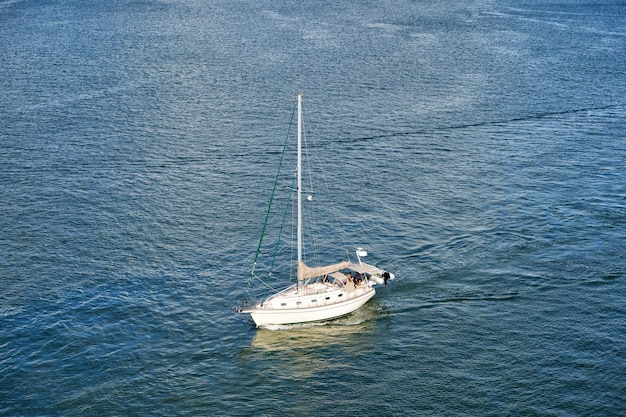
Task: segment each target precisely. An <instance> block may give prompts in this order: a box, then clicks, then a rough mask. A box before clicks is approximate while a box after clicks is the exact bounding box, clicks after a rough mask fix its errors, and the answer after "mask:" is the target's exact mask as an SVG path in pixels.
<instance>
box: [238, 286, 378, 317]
mask: <svg viewBox="0 0 626 417" xmlns="http://www.w3.org/2000/svg"><path fill="white" fill-rule="evenodd" d="M315 285H316V286H320V285H322V284H315ZM311 289H313V290H314V291H311ZM307 290H308V291H307ZM305 291H306V293H304V292H303V291H297V289H295V288H294V287H292V288H290V289H288V290H287V291H286V292H283V293H279V294H277V295H275V296H273V297H270V298H269V299H267V300H266V301H265V302H263V303H261V304H258V305H256V306H255V307H252V308H249V309H245V310H243V312H244V313H250V316H251V317H252V319H253V320H254V323H255V324H256V325H257V327H260V326H267V325H276V324H293V323H307V322H312V321H323V320H330V319H334V318H337V317H341V316H344V315H346V314H350V313H352V312H353V311H355V310H357V309H359V308H360V307H361V306H362V305H363V304H365V303H366V302H367V301H368V300H369V299H370V298H372V297H373V296H374V294H375V293H376V291H375V290H374V288H372V287H370V286H369V285H363V286H361V287H359V288H355V289H352V290H340V291H338V290H336V289H335V290H333V289H329V290H326V291H324V290H322V291H320V289H319V287H318V288H316V289H315V288H313V286H312V287H311V288H305ZM339 297H341V298H342V300H341V301H336V300H337V299H338V298H339ZM296 300H297V301H296ZM295 303H298V305H299V306H298V307H296V306H295ZM282 304H286V305H284V306H283V305H282ZM312 304H314V305H312ZM290 306H291V307H290Z"/></svg>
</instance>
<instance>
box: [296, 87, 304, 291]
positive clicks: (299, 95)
mask: <svg viewBox="0 0 626 417" xmlns="http://www.w3.org/2000/svg"><path fill="white" fill-rule="evenodd" d="M297 171H298V229H297V239H298V269H299V268H300V264H301V263H302V197H301V194H302V93H298V168H297ZM298 275H299V274H298ZM302 284H303V282H302V281H301V280H300V279H298V289H300V288H302Z"/></svg>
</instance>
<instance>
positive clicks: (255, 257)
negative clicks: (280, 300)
mask: <svg viewBox="0 0 626 417" xmlns="http://www.w3.org/2000/svg"><path fill="white" fill-rule="evenodd" d="M296 108H297V106H296V107H294V109H293V111H292V112H291V120H290V121H289V128H288V129H287V136H286V137H285V144H284V145H283V151H282V153H281V155H280V162H279V164H278V171H277V172H276V178H275V179H274V187H273V188H272V194H271V196H270V201H269V203H268V205H267V212H266V213H265V221H264V222H263V228H262V230H261V237H260V239H259V244H258V246H257V248H256V254H255V255H254V262H253V263H252V271H251V272H250V278H249V279H248V289H247V292H248V297H250V283H251V282H252V278H254V277H255V274H254V270H255V268H256V263H257V261H258V259H259V253H260V252H261V245H262V244H263V236H265V229H266V228H267V223H268V219H269V217H270V211H271V210H272V202H273V201H274V195H275V194H276V185H277V184H278V177H279V176H280V170H281V168H282V166H283V160H284V159H285V150H286V149H287V143H288V142H289V135H290V133H291V127H292V126H293V118H294V115H295V114H296Z"/></svg>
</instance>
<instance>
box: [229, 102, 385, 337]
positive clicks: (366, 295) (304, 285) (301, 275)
mask: <svg viewBox="0 0 626 417" xmlns="http://www.w3.org/2000/svg"><path fill="white" fill-rule="evenodd" d="M302 97H303V96H302V94H298V95H297V108H298V119H297V126H298V129H297V130H298V140H297V143H298V149H297V174H296V176H297V188H296V191H297V192H296V195H297V233H296V240H297V284H292V285H291V286H289V287H287V288H285V289H283V290H281V291H278V292H276V293H274V294H271V295H269V296H268V297H267V298H265V299H263V300H262V301H259V302H256V303H255V304H254V305H252V306H249V307H242V308H239V309H238V311H239V312H240V313H244V314H250V316H251V317H252V319H253V320H254V323H255V324H256V326H257V327H264V326H271V325H285V324H295V323H307V322H316V321H324V320H330V319H334V318H337V317H341V316H344V315H347V314H350V313H352V312H354V311H355V310H357V309H359V308H360V307H361V306H363V305H364V304H365V303H366V302H367V301H369V300H370V299H371V298H372V297H373V296H374V294H375V293H376V291H375V289H374V286H375V285H376V284H384V285H387V281H389V280H390V279H393V278H394V275H393V274H392V273H390V272H387V271H385V270H383V269H380V268H378V267H376V266H373V265H369V264H367V263H365V262H363V261H362V258H363V257H365V256H367V252H366V251H365V250H363V249H362V248H357V249H356V258H357V260H358V261H357V262H354V263H353V262H351V261H349V260H347V261H343V262H339V263H334V264H330V265H320V266H314V267H312V266H308V265H306V264H305V262H304V260H303V241H302V239H303V230H302V203H303V201H302V126H303V121H302ZM259 246H260V245H259ZM257 255H258V254H257ZM254 264H255V265H256V261H255V262H254ZM253 271H254V266H253ZM253 274H254V272H253Z"/></svg>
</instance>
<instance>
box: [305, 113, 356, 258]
mask: <svg viewBox="0 0 626 417" xmlns="http://www.w3.org/2000/svg"><path fill="white" fill-rule="evenodd" d="M305 120H306V122H307V124H308V126H309V130H311V131H312V132H315V129H313V126H312V124H311V121H310V119H309V118H308V117H307V118H305ZM313 136H314V137H317V135H316V134H315V133H314V134H313ZM311 142H312V144H313V147H314V150H315V152H314V154H315V159H316V161H317V165H318V166H319V171H320V173H321V174H322V178H323V180H324V186H325V188H326V195H327V198H328V203H329V204H328V206H330V209H331V211H332V212H333V218H334V220H335V224H336V226H337V231H338V234H339V238H340V239H341V243H342V245H343V249H344V251H345V252H346V259H347V260H348V261H350V250H348V244H347V243H346V237H345V234H344V231H343V228H342V227H341V222H340V221H339V216H338V215H337V209H336V202H335V201H334V199H333V195H332V194H331V192H330V187H329V186H328V179H327V177H326V171H325V170H324V168H323V165H322V161H321V159H320V151H319V148H318V147H317V142H315V141H314V140H313V141H311Z"/></svg>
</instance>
